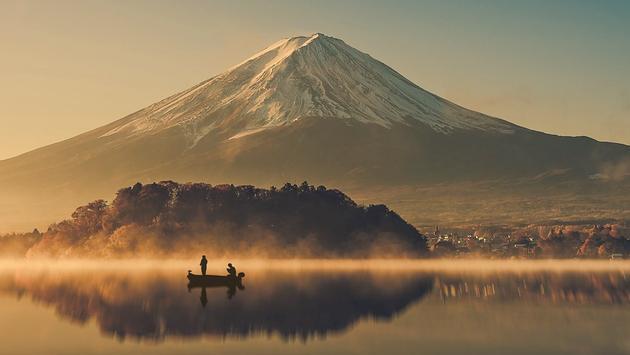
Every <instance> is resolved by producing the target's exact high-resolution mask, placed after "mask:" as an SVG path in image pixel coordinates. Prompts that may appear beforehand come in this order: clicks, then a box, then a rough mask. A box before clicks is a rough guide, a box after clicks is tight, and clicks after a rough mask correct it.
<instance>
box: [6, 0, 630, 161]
mask: <svg viewBox="0 0 630 355" xmlns="http://www.w3.org/2000/svg"><path fill="white" fill-rule="evenodd" d="M628 18H630V2H627V1H614V0H610V1H600V2H596V3H595V2H586V1H580V0H571V1H570V0H557V1H553V2H549V1H540V0H532V1H528V2H527V3H526V4H525V3H520V2H515V1H509V2H508V1H500V0H496V1H494V0H479V1H475V2H464V1H448V2H445V1H402V0H401V1H394V2H385V1H382V2H376V1H365V0H364V1H355V0H347V1H318V2H307V1H304V2H299V1H251V2H238V3H233V2H230V1H225V2H223V1H145V0H138V1H133V2H129V1H94V0H88V1H65V0H63V1H62V0H60V1H43V0H42V1H30V0H19V1H18V0H0V54H1V55H0V78H1V81H0V83H1V84H0V159H4V158H8V157H11V156H15V155H17V154H20V153H23V152H26V151H28V150H31V149H34V148H37V147H41V146H44V145H47V144H50V143H53V142H56V141H59V140H63V139H66V138H70V137H72V136H74V135H76V134H79V133H82V132H84V131H86V130H89V129H92V128H96V127H98V126H101V125H103V124H105V123H108V122H111V121H113V120H116V119H118V118H121V117H123V116H125V115H126V114H129V113H131V112H133V111H136V110H138V109H140V108H142V107H144V106H146V105H148V104H151V103H153V102H155V101H158V100H160V99H162V98H164V97H166V96H168V95H170V94H173V93H175V92H178V91H180V90H183V89H185V88H187V87H189V86H192V85H193V84H195V83H197V82H200V81H202V80H204V79H207V78H209V77H211V76H213V75H216V74H218V73H220V72H222V71H224V70H225V69H227V68H229V67H230V66H232V65H235V64H237V63H239V62H241V61H242V60H243V59H245V58H247V57H249V56H250V55H252V54H254V53H255V52H257V51H259V50H260V49H262V48H264V47H266V46H267V45H268V44H270V43H272V42H275V41H277V40H278V39H280V38H283V37H289V36H294V35H307V34H310V33H313V32H322V33H325V34H327V35H330V36H334V37H338V38H341V39H343V40H344V41H346V42H347V43H348V44H350V45H352V46H354V47H356V48H357V49H359V50H362V51H364V52H367V53H368V54H370V55H372V56H373V57H375V58H377V59H379V60H381V61H383V62H384V63H386V64H388V65H389V66H391V67H393V68H394V69H396V70H397V71H399V72H400V73H401V74H403V75H404V76H406V77H407V78H409V79H410V80H412V81H414V82H415V83H416V84H418V85H419V86H421V87H423V88H424V89H426V90H429V91H431V92H433V93H435V94H438V95H440V96H443V97H445V98H447V99H449V100H452V101H454V102H456V103H458V104H460V105H462V106H465V107H468V108H471V109H474V110H477V111H481V112H483V113H486V114H490V115H493V116H497V117H501V118H504V119H507V120H509V121H512V122H514V123H516V124H520V125H523V126H526V127H528V128H532V129H536V130H541V131H545V132H550V133H555V134H563V135H588V136H591V137H594V138H596V139H599V140H605V141H615V142H621V143H625V144H630V70H629V69H628V63H630V40H628V33H630V24H629V22H628V21H627V19H628Z"/></svg>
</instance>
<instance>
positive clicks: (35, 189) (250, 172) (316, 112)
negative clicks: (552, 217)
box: [0, 33, 630, 225]
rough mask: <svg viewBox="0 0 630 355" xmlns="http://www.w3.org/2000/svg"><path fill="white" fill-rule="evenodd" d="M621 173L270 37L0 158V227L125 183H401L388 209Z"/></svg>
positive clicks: (310, 48) (597, 187)
mask: <svg viewBox="0 0 630 355" xmlns="http://www.w3.org/2000/svg"><path fill="white" fill-rule="evenodd" d="M629 174H630V147H629V146H626V145H622V144H614V143H604V142H598V141H596V140H593V139H590V138H587V137H562V136H555V135H549V134H545V133H541V132H537V131H533V130H529V129H527V128H524V127H520V126H517V125H515V124H512V123H510V122H507V121H504V120H501V119H498V118H493V117H490V116H487V115H483V114H481V113H478V112H474V111H471V110H468V109H465V108H463V107H460V106H458V105H456V104H454V103H452V102H450V101H448V100H445V99H443V98H440V97H438V96H436V95H434V94H431V93H430V92H428V91H425V90H423V89H422V88H420V87H418V86H417V85H415V84H414V83H412V82H411V81H409V80H407V79H405V78H404V77H403V76H402V75H401V74H399V73H398V72H396V71H395V70H393V69H392V68H390V67H388V66H387V65H385V64H383V63H381V62H380V61H378V60H376V59H374V58H372V57H371V56H369V55H368V54H365V53H363V52H360V51H358V50H356V49H354V48H352V47H351V46H349V45H347V44H346V43H345V42H343V41H342V40H340V39H336V38H332V37H329V36H325V35H323V34H319V33H317V34H314V35H312V36H305V37H293V38H289V39H284V40H281V41H278V42H276V43H274V44H272V45H271V46H269V47H267V48H265V49H264V50H262V51H261V52H259V53H257V54H255V55H254V56H252V57H251V58H249V59H247V60H245V61H244V62H242V63H240V64H238V65H236V66H235V67H232V68H230V69H229V70H227V71H226V72H224V73H222V74H220V75H217V76H215V77H213V78H211V79H208V80H206V81H203V82H201V83H199V84H197V85H195V86H194V87H192V88H190V89H188V90H185V91H183V92H180V93H178V94H175V95H173V96H171V97H168V98H166V99H164V100H162V101H159V102H157V103H155V104H152V105H150V106H148V107H146V108H144V109H142V110H140V111H137V112H135V113H132V114H131V115H129V116H126V117H124V118H122V119H120V120H117V121H115V122H112V123H111V124H108V125H106V126H103V127H100V128H97V129H95V130H92V131H90V132H87V133H84V134H82V135H79V136H76V137H74V138H71V139H68V140H66V141H63V142H59V143H56V144H52V145H50V146H46V147H43V148H40V149H37V150H34V151H31V152H29V153H26V154H23V155H20V156H17V157H15V158H11V159H7V160H4V161H0V193H1V194H2V195H3V196H4V197H5V198H4V202H0V225H8V224H9V223H15V221H18V220H23V221H24V222H28V221H29V220H34V219H32V217H31V216H32V215H33V213H36V214H39V215H40V216H43V215H46V214H51V216H50V217H47V218H48V219H49V220H51V221H52V220H54V219H56V218H58V217H61V216H63V215H65V214H67V212H68V211H67V210H68V209H69V208H71V206H76V205H77V204H79V203H82V202H85V201H86V200H90V199H94V198H95V197H104V198H107V199H111V198H112V194H113V191H115V189H116V188H117V187H118V186H123V185H129V184H132V183H134V182H136V181H142V182H151V181H159V180H167V179H172V180H179V181H204V182H209V183H223V182H229V183H237V184H256V185H271V184H276V185H280V184H283V183H284V182H286V181H293V182H301V181H303V180H308V181H309V182H312V183H315V184H332V185H334V186H335V187H341V188H345V189H347V190H349V191H351V192H353V191H354V193H355V194H356V196H359V199H360V200H361V198H363V199H364V200H366V201H371V200H372V199H374V198H375V197H376V196H383V195H384V196H388V197H389V198H392V196H394V195H393V194H391V193H390V192H389V191H391V189H392V188H394V187H395V188H397V189H398V190H396V191H399V192H400V191H403V192H400V196H399V197H395V198H394V201H385V202H388V203H390V204H393V206H394V207H395V209H399V205H397V203H399V202H400V201H398V200H400V199H407V200H408V199H409V198H410V196H411V195H414V196H415V197H414V198H413V200H414V201H415V202H412V203H410V204H408V206H405V208H407V210H408V211H416V210H418V209H420V208H422V209H424V210H426V207H423V206H426V202H427V201H423V198H422V197H421V196H420V195H418V191H420V190H421V189H426V188H428V189H430V192H431V191H433V192H434V191H444V194H440V195H439V196H437V197H436V199H435V201H438V202H439V201H441V200H444V197H445V196H446V195H449V194H450V191H456V190H455V189H451V188H450V187H449V188H446V189H444V186H460V187H461V186H471V185H470V184H472V186H475V189H478V190H477V191H481V190H484V189H485V190H488V191H494V192H495V193H497V192H498V191H502V192H501V193H499V195H501V196H502V195H503V193H504V192H510V193H512V192H516V193H524V194H526V195H527V194H529V193H533V192H532V191H534V190H535V191H536V193H538V194H539V195H540V194H542V195H543V196H547V195H549V191H550V190H553V191H560V190H558V188H561V192H559V193H560V194H562V195H566V194H570V195H572V196H577V197H579V196H580V194H581V193H585V192H587V191H590V192H591V193H594V194H596V195H598V196H599V195H601V194H605V195H606V198H608V196H613V197H614V196H618V195H619V193H620V192H621V193H622V194H623V193H624V192H628V191H630V190H629V189H628V186H629V185H628V184H627V181H628V179H627V178H626V177H627V176H628V175H629ZM479 184H484V185H483V186H484V187H483V188H482V189H481V190H479V189H480V188H479ZM498 186H501V188H498ZM434 188H439V189H438V190H435V189H434ZM401 189H402V190H401ZM464 190H466V191H467V192H469V191H470V189H467V188H465V189H464ZM485 190H484V191H485ZM376 191H380V192H381V195H378V194H377V193H376ZM383 191H385V192H384V193H383ZM420 194H422V192H420ZM424 195H426V194H424ZM429 195H430V193H429ZM450 195H453V194H450ZM484 196H485V195H484ZM451 197H452V198H451V199H449V201H459V202H461V201H462V200H464V199H468V198H469V197H467V195H466V196H465V194H459V195H453V196H451ZM361 202H363V200H361ZM616 203H617V204H620V205H621V206H622V207H620V211H621V212H622V214H623V213H626V212H628V211H627V210H628V209H627V208H625V209H624V208H623V203H621V202H619V201H617V202H616ZM589 209H590V210H592V208H590V207H588V208H586V210H589ZM556 215H557V216H558V217H562V216H564V215H563V214H561V213H560V214H558V213H556ZM418 221H419V220H418Z"/></svg>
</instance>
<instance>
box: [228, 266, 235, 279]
mask: <svg viewBox="0 0 630 355" xmlns="http://www.w3.org/2000/svg"><path fill="white" fill-rule="evenodd" d="M227 272H228V275H229V276H230V277H233V278H236V268H235V267H234V266H233V265H232V263H229V264H228V267H227Z"/></svg>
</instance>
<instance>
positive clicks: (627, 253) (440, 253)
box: [425, 223, 630, 259]
mask: <svg viewBox="0 0 630 355" xmlns="http://www.w3.org/2000/svg"><path fill="white" fill-rule="evenodd" d="M628 232H629V228H628V226H627V224H625V223H620V224H605V225H569V226H528V227H524V228H514V229H512V228H504V227H503V228H481V227H479V228H477V229H476V230H471V231H468V232H467V231H465V230H449V231H442V230H440V227H439V226H435V229H434V230H433V231H432V232H430V233H426V234H425V235H426V237H427V244H428V246H429V249H430V251H431V254H432V255H433V256H435V257H460V258H467V257H484V258H519V259H533V258H607V259H625V258H628V257H630V239H629V238H628V236H630V233H628Z"/></svg>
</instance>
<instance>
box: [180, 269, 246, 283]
mask: <svg viewBox="0 0 630 355" xmlns="http://www.w3.org/2000/svg"><path fill="white" fill-rule="evenodd" d="M186 277H187V278H188V287H221V286H227V287H234V286H241V285H242V283H241V282H242V280H243V277H245V273H242V272H239V273H238V276H232V275H226V276H220V275H196V274H193V273H192V271H190V270H188V275H186Z"/></svg>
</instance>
